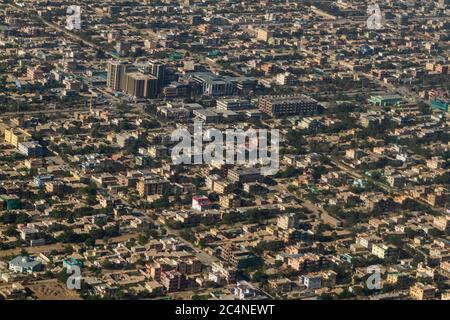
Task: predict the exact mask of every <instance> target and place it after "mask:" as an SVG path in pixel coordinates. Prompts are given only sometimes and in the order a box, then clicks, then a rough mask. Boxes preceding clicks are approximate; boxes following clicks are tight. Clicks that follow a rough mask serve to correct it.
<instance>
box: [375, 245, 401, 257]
mask: <svg viewBox="0 0 450 320" xmlns="http://www.w3.org/2000/svg"><path fill="white" fill-rule="evenodd" d="M397 253H398V250H397V248H396V247H394V246H392V245H385V244H377V243H374V244H373V245H372V254H373V255H375V256H377V257H378V258H380V259H390V258H395V257H396V256H397Z"/></svg>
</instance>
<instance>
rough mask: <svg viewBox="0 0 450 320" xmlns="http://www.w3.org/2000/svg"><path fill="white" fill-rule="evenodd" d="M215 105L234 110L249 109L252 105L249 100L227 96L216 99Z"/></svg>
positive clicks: (218, 107) (219, 107)
mask: <svg viewBox="0 0 450 320" xmlns="http://www.w3.org/2000/svg"><path fill="white" fill-rule="evenodd" d="M216 107H217V109H221V110H230V111H236V110H247V109H251V108H253V105H252V104H251V102H250V101H249V100H245V99H236V98H229V99H219V100H217V103H216Z"/></svg>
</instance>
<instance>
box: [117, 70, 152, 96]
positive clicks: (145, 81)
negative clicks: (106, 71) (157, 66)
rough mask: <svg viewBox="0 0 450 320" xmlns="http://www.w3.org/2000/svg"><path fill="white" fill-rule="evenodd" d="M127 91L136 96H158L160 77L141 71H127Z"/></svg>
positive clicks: (125, 89) (125, 88)
mask: <svg viewBox="0 0 450 320" xmlns="http://www.w3.org/2000/svg"><path fill="white" fill-rule="evenodd" d="M123 90H124V91H125V93H127V94H128V95H130V96H132V97H135V98H156V96H157V95H158V79H157V78H156V77H155V76H152V75H146V74H143V73H140V72H131V73H127V74H126V76H125V87H124V88H123Z"/></svg>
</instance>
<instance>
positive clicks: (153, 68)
mask: <svg viewBox="0 0 450 320" xmlns="http://www.w3.org/2000/svg"><path fill="white" fill-rule="evenodd" d="M145 69H146V70H145V71H146V72H148V73H149V74H151V75H152V76H154V77H156V78H157V79H158V92H159V90H160V89H161V88H162V87H163V86H164V83H165V82H166V65H165V64H164V63H161V62H158V61H150V62H149V63H148V65H146V66H145Z"/></svg>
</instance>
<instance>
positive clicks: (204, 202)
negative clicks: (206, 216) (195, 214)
mask: <svg viewBox="0 0 450 320" xmlns="http://www.w3.org/2000/svg"><path fill="white" fill-rule="evenodd" d="M211 207H212V204H211V201H209V199H208V197H206V196H196V197H193V198H192V209H194V210H197V211H205V210H209V209H211Z"/></svg>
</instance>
